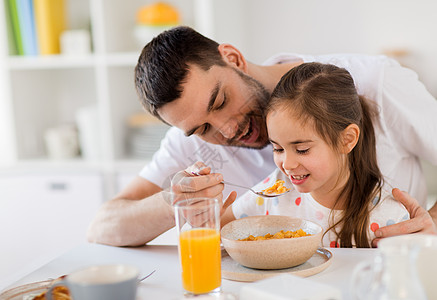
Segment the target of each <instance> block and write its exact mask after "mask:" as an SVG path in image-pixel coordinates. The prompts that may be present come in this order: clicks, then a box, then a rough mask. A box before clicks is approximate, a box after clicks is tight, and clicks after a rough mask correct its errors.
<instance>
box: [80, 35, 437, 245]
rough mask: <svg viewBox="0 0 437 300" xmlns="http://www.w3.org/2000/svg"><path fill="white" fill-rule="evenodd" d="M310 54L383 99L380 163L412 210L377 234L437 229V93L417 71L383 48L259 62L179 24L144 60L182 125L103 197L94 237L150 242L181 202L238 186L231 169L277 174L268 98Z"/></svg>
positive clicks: (159, 111)
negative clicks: (427, 175)
mask: <svg viewBox="0 0 437 300" xmlns="http://www.w3.org/2000/svg"><path fill="white" fill-rule="evenodd" d="M308 61H319V62H323V63H332V64H335V65H338V66H340V67H344V68H346V69H347V70H348V71H349V72H350V73H351V74H352V76H353V78H354V81H355V83H356V86H357V89H358V92H359V93H360V94H363V95H364V96H366V97H367V98H369V99H371V100H374V101H375V102H377V104H378V106H379V107H380V120H379V124H377V126H376V129H375V131H376V132H375V133H376V136H377V155H378V163H379V165H380V169H381V171H382V173H383V174H384V175H385V177H386V180H387V182H388V183H389V184H390V185H391V186H393V187H398V188H400V189H402V190H405V191H408V193H409V194H405V193H402V192H400V191H399V190H395V192H394V197H395V198H396V199H398V200H399V201H400V202H402V203H403V204H404V205H405V206H406V207H407V209H408V210H409V211H410V215H411V218H412V219H411V220H409V221H405V222H403V223H400V224H396V225H391V226H387V227H385V228H380V229H379V230H378V231H377V232H376V235H377V236H379V237H386V236H391V235H396V234H401V233H411V232H429V233H437V229H436V225H435V223H434V222H436V221H437V206H434V207H433V208H432V209H431V210H430V211H429V213H428V212H427V211H426V210H425V209H424V208H423V207H422V206H424V204H425V200H426V187H425V181H424V178H423V174H422V170H421V167H420V163H419V157H420V158H424V159H427V160H428V161H430V162H431V163H433V164H437V139H436V138H429V133H433V134H434V135H435V133H437V122H435V120H434V118H435V117H434V116H435V115H437V102H436V100H435V99H434V98H433V97H432V96H431V95H430V94H429V93H428V92H427V91H426V89H425V88H424V86H423V85H422V84H421V83H420V82H419V81H418V80H417V76H416V75H415V73H414V72H412V71H411V70H408V69H405V68H402V67H401V66H400V65H399V64H398V63H396V62H395V61H393V60H390V59H387V58H385V57H382V56H362V55H326V56H308V55H306V56H302V55H293V54H283V55H279V56H276V57H273V58H271V59H270V60H269V61H267V62H266V63H265V64H264V65H256V64H253V63H250V62H248V61H246V60H245V58H244V56H243V55H242V54H241V53H240V52H239V51H238V49H236V48H235V47H233V46H232V45H229V44H221V45H219V44H217V43H216V42H214V41H212V40H210V39H208V38H206V37H204V36H202V35H200V34H199V33H197V32H195V31H194V30H192V29H191V28H189V27H177V28H174V29H172V30H169V31H166V32H163V33H162V34H160V35H159V36H157V37H156V38H155V39H153V40H152V41H151V42H150V43H149V44H147V45H146V47H145V48H144V49H143V52H142V53H141V56H140V58H139V60H138V64H137V67H136V70H135V72H136V87H137V92H138V94H139V96H140V100H141V101H142V104H143V106H144V107H145V108H146V109H147V110H148V111H149V112H151V113H152V114H153V115H155V116H156V117H158V118H160V119H161V120H162V121H164V122H166V123H168V124H171V125H172V126H174V127H173V128H171V129H170V130H169V132H168V133H167V135H166V138H165V139H164V140H163V142H162V144H161V149H160V150H159V151H158V152H157V153H156V154H155V156H154V158H153V159H152V162H151V163H150V164H148V165H147V166H146V167H145V168H144V169H143V170H142V171H141V172H140V174H139V176H138V177H137V178H136V179H135V180H133V181H132V182H131V183H130V184H129V185H128V186H127V187H126V188H125V189H124V190H123V191H122V192H121V193H120V194H119V195H117V196H116V197H115V198H114V199H112V200H111V201H108V202H107V203H105V204H104V205H103V206H102V208H101V210H100V211H99V212H98V214H97V216H96V218H95V220H94V221H93V223H92V224H91V226H90V229H89V232H88V239H89V240H90V241H92V242H98V243H104V244H110V245H116V246H124V245H142V244H144V243H147V242H148V241H150V240H152V239H154V238H155V237H157V236H158V235H160V234H161V233H163V232H165V231H166V230H168V229H170V228H172V227H173V226H174V225H175V224H174V214H173V209H172V206H171V203H174V202H177V201H178V200H179V199H182V198H186V197H202V196H207V197H217V198H219V199H220V200H223V196H222V195H223V194H225V195H228V194H229V192H230V191H231V189H230V188H229V187H228V186H226V187H225V186H224V185H223V184H222V183H221V181H222V180H223V178H225V179H226V180H227V181H230V182H234V183H237V184H240V185H245V186H252V185H254V184H256V183H257V182H258V181H260V180H261V179H262V178H264V177H265V176H266V175H268V174H270V173H271V171H272V170H273V169H274V168H275V165H274V163H273V159H272V153H271V151H272V150H271V147H270V146H269V145H268V137H267V131H266V124H265V118H264V115H263V108H264V107H265V105H266V103H267V102H268V99H269V95H270V93H271V92H272V91H273V89H274V87H275V85H276V84H277V82H278V81H279V79H280V78H281V76H282V75H283V74H285V73H286V72H287V71H288V70H289V69H291V68H293V67H294V66H297V65H299V64H301V63H303V62H308ZM196 161H203V162H205V163H206V165H208V166H209V167H207V166H206V165H204V164H202V163H196V164H194V162H196ZM190 165H192V166H191V167H189V168H188V169H186V168H187V166H190ZM184 169H186V171H185V172H184V171H181V172H178V171H180V170H184ZM191 172H194V173H198V174H200V175H203V176H193V175H192V174H191ZM174 174H176V175H177V176H175V178H177V184H174V185H173V186H172V187H171V191H172V193H171V194H170V196H171V197H170V196H169V193H168V189H167V190H166V191H165V190H164V189H165V188H166V187H168V186H169V182H170V179H171V178H172V177H173V175H174ZM237 191H238V192H243V191H242V190H237ZM410 195H411V196H410ZM169 198H171V199H169ZM235 198H236V194H235V192H232V193H230V194H229V197H228V199H227V201H226V202H225V204H224V205H223V210H225V209H226V208H227V207H228V206H229V205H230V204H231V203H232V202H233V200H235ZM415 199H417V200H418V201H416V200H415ZM419 203H420V204H421V205H422V206H420V205H419ZM431 216H432V217H431ZM433 218H434V222H433ZM225 221H226V220H225ZM375 242H377V241H375Z"/></svg>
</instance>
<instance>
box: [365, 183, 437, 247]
mask: <svg viewBox="0 0 437 300" xmlns="http://www.w3.org/2000/svg"><path fill="white" fill-rule="evenodd" d="M392 194H393V197H394V198H395V199H396V200H398V201H399V202H401V203H402V204H403V205H404V206H405V208H406V209H407V210H408V212H409V213H410V220H407V221H403V222H400V223H397V224H393V225H389V226H384V227H381V228H379V229H377V230H376V231H375V235H376V238H375V239H374V240H373V241H372V246H373V247H376V246H377V244H378V242H379V240H381V238H386V237H390V236H395V235H401V234H409V233H427V234H437V226H436V224H435V223H434V221H433V219H432V217H431V215H430V214H429V213H428V212H427V211H426V210H425V209H424V208H423V207H421V206H420V205H419V203H418V202H417V200H416V199H414V198H413V197H411V196H410V195H409V194H408V193H407V192H402V191H401V190H399V189H396V188H395V189H393V191H392Z"/></svg>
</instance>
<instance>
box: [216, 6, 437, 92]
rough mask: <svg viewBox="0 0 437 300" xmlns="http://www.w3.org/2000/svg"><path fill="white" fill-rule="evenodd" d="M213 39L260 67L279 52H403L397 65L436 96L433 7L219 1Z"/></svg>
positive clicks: (436, 47)
mask: <svg viewBox="0 0 437 300" xmlns="http://www.w3.org/2000/svg"><path fill="white" fill-rule="evenodd" d="M215 6H216V7H215V17H214V21H215V24H216V28H217V29H216V32H215V38H216V40H218V41H219V42H229V43H231V44H234V45H235V46H237V47H238V48H240V50H242V52H243V53H244V54H245V56H246V58H247V59H249V60H250V61H252V62H255V63H261V62H263V61H264V60H265V59H267V58H268V57H270V56H271V55H273V54H276V53H279V52H296V53H305V54H322V53H325V54H326V53H334V52H352V53H368V54H380V53H384V52H386V51H391V50H405V51H407V53H408V54H407V55H406V56H405V57H403V58H402V59H401V60H402V61H401V63H404V64H405V65H407V66H409V67H411V68H413V69H414V70H415V71H416V72H418V74H419V76H420V78H421V80H422V81H423V82H424V83H425V85H426V86H427V88H428V90H429V91H430V92H431V93H432V94H433V95H437V76H435V73H436V71H435V70H437V58H436V54H437V38H436V37H437V1H434V0H417V1H407V0H367V1H350V0H329V1H326V0H306V1H302V0H273V1H272V0H220V1H216V2H215Z"/></svg>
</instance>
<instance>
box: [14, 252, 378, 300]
mask: <svg viewBox="0 0 437 300" xmlns="http://www.w3.org/2000/svg"><path fill="white" fill-rule="evenodd" d="M329 250H330V251H331V252H332V253H333V258H332V264H331V265H330V266H329V267H328V268H327V269H325V270H323V271H322V272H320V273H319V274H315V275H313V276H311V277H308V279H310V280H314V281H316V282H319V283H325V284H328V285H331V286H333V287H336V288H338V289H340V290H341V291H342V294H343V299H350V297H349V292H348V286H349V280H350V277H351V274H352V272H353V269H354V267H355V266H356V265H357V264H358V263H359V262H361V261H363V260H370V259H372V258H373V257H374V256H375V255H376V253H377V250H376V249H341V248H340V249H332V248H329ZM108 263H127V264H132V265H135V266H137V267H138V268H139V269H140V270H141V274H144V275H146V274H148V273H150V272H152V271H153V270H156V272H155V273H154V274H153V275H152V276H151V277H149V278H147V279H146V280H145V281H144V282H142V283H141V284H140V286H139V290H138V299H141V300H142V299H160V300H165V299H182V298H183V291H182V282H181V275H180V269H179V261H178V251H177V246H168V245H166V246H159V245H151V246H144V247H138V248H127V247H111V246H105V245H98V244H83V245H80V246H78V247H76V248H74V249H72V250H71V251H68V252H67V253H65V254H63V255H61V256H60V257H58V258H56V259H55V260H53V261H51V262H49V263H48V264H46V265H44V266H43V267H41V268H39V269H37V270H36V271H34V272H32V273H30V274H29V275H27V276H25V277H24V278H22V279H20V280H19V281H17V282H15V283H14V284H13V285H11V286H10V287H9V288H11V287H15V286H19V285H22V284H26V283H31V282H36V281H42V280H47V279H48V278H57V277H59V276H61V275H65V274H68V273H70V272H72V271H74V270H77V269H80V268H82V267H85V266H90V265H94V264H108ZM245 284H251V283H244V282H237V281H231V280H226V279H223V280H222V290H223V291H224V292H228V293H232V294H233V295H235V296H238V295H239V292H240V289H241V287H242V286H244V285H245Z"/></svg>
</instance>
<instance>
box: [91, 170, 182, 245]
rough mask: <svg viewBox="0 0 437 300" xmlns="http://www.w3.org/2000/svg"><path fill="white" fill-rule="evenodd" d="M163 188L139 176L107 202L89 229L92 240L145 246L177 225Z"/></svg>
mask: <svg viewBox="0 0 437 300" xmlns="http://www.w3.org/2000/svg"><path fill="white" fill-rule="evenodd" d="M174 223H175V222H174V213H173V209H172V207H171V206H170V205H169V204H167V202H166V201H165V198H164V193H163V192H162V189H161V188H160V187H159V186H157V185H155V184H153V183H151V182H150V181H148V180H146V179H144V178H142V177H139V176H138V177H136V178H135V179H134V180H133V181H132V182H131V183H130V184H129V185H128V186H127V187H126V188H125V189H123V191H121V193H120V194H118V195H117V196H116V197H115V198H114V199H112V200H110V201H108V202H106V203H104V204H103V205H102V207H101V208H100V210H99V211H98V212H97V215H96V217H95V218H94V220H93V221H92V223H91V224H90V227H89V229H88V233H87V238H88V241H90V242H94V243H100V244H107V245H112V246H138V245H143V244H145V243H147V242H149V241H151V240H152V239H154V238H155V237H157V236H158V235H160V234H162V233H163V232H165V231H167V230H168V229H170V228H172V227H173V226H174Z"/></svg>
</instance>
